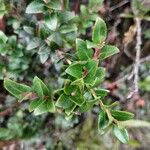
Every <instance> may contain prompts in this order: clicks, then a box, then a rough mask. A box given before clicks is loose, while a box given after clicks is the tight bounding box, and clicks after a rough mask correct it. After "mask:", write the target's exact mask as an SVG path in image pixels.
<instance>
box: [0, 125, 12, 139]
mask: <svg viewBox="0 0 150 150" xmlns="http://www.w3.org/2000/svg"><path fill="white" fill-rule="evenodd" d="M10 134H11V131H10V130H9V129H7V128H0V140H9V139H10V138H11V136H10Z"/></svg>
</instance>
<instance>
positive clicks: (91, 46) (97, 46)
mask: <svg viewBox="0 0 150 150" xmlns="http://www.w3.org/2000/svg"><path fill="white" fill-rule="evenodd" d="M86 45H87V48H99V47H100V44H96V43H93V42H91V41H89V40H86Z"/></svg>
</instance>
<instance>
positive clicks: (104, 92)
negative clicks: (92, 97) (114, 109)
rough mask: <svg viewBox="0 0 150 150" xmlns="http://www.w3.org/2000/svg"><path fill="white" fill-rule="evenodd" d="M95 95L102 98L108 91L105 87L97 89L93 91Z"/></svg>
mask: <svg viewBox="0 0 150 150" xmlns="http://www.w3.org/2000/svg"><path fill="white" fill-rule="evenodd" d="M95 93H96V95H97V96H100V97H101V98H104V97H105V96H107V94H108V93H109V91H108V90H106V89H98V90H96V91H95Z"/></svg>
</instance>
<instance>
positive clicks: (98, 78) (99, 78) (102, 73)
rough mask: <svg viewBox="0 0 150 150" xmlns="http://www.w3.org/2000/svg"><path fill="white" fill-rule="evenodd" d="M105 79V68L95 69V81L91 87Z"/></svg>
mask: <svg viewBox="0 0 150 150" xmlns="http://www.w3.org/2000/svg"><path fill="white" fill-rule="evenodd" d="M104 78H105V68H103V67H99V68H98V69H97V72H96V75H95V81H94V83H93V86H96V85H98V84H99V83H101V82H102V81H103V80H104Z"/></svg>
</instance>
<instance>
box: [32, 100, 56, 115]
mask: <svg viewBox="0 0 150 150" xmlns="http://www.w3.org/2000/svg"><path fill="white" fill-rule="evenodd" d="M46 112H52V113H53V112H55V105H54V103H53V101H52V100H50V99H47V100H45V101H44V102H43V103H41V104H40V105H39V106H38V107H37V108H36V109H35V110H34V114H35V115H41V114H43V113H46Z"/></svg>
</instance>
